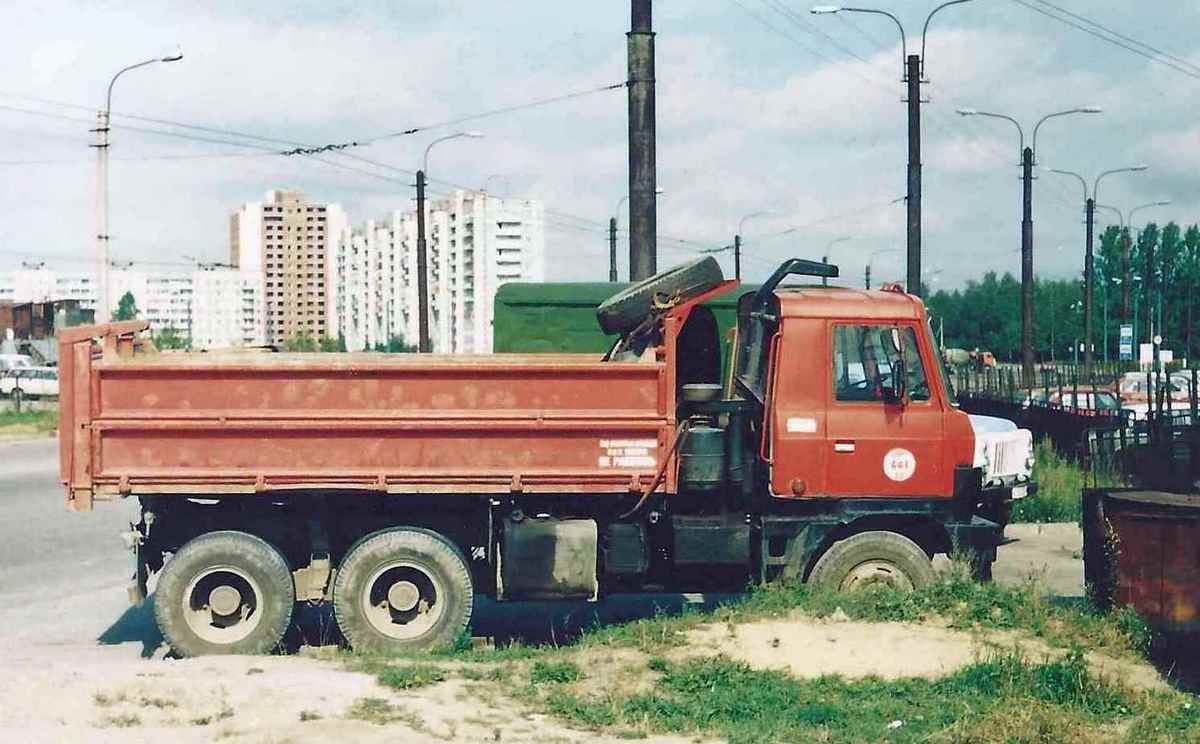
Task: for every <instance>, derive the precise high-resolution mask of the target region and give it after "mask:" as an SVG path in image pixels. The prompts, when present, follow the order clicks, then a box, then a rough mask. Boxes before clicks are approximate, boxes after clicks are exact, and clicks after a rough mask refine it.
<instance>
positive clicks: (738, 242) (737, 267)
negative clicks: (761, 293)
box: [733, 235, 742, 282]
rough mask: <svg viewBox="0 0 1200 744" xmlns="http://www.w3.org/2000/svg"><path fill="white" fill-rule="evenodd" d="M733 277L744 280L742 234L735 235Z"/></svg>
mask: <svg viewBox="0 0 1200 744" xmlns="http://www.w3.org/2000/svg"><path fill="white" fill-rule="evenodd" d="M733 278H734V279H737V280H738V281H739V282H740V281H741V280H742V236H741V235H734V236H733Z"/></svg>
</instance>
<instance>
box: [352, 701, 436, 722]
mask: <svg viewBox="0 0 1200 744" xmlns="http://www.w3.org/2000/svg"><path fill="white" fill-rule="evenodd" d="M346 717H347V718H353V719H356V720H359V721H366V722H367V723H373V724H375V725H377V726H386V725H387V724H389V723H395V722H397V721H400V722H403V723H407V724H409V725H422V723H421V720H420V719H419V718H417V717H416V716H415V715H414V714H413V713H411V712H409V711H407V710H405V709H404V708H401V707H399V706H396V705H392V704H391V703H389V702H388V701H387V700H384V699H383V698H377V697H366V698H360V699H359V700H357V701H355V703H354V705H352V706H350V709H349V710H347V711H346Z"/></svg>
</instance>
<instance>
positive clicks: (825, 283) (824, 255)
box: [821, 235, 850, 287]
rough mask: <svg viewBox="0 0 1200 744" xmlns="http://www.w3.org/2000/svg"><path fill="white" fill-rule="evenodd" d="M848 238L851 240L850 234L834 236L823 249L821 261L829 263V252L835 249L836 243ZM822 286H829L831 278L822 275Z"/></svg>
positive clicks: (843, 241)
mask: <svg viewBox="0 0 1200 744" xmlns="http://www.w3.org/2000/svg"><path fill="white" fill-rule="evenodd" d="M848 240H850V236H849V235H843V236H842V237H840V238H834V239H833V240H831V241H829V244H828V245H826V246H825V250H823V251H821V263H824V264H827V263H829V252H830V251H831V250H833V247H834V246H835V245H837V244H838V243H845V242H846V241H848ZM821 286H822V287H828V286H829V278H828V277H824V276H823V277H821Z"/></svg>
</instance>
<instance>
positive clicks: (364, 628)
mask: <svg viewBox="0 0 1200 744" xmlns="http://www.w3.org/2000/svg"><path fill="white" fill-rule="evenodd" d="M473 602H474V589H473V586H472V583H471V572H470V570H469V569H468V568H467V562H466V560H465V559H464V558H463V556H462V553H460V552H459V550H458V549H457V548H456V547H455V546H454V545H453V544H451V543H450V542H449V541H448V540H447V539H446V538H444V537H442V536H441V535H439V534H437V533H436V532H431V531H429V530H423V529H418V528H413V527H406V528H399V529H392V530H386V531H384V532H377V533H375V534H373V535H369V536H368V537H366V538H364V539H363V540H361V541H360V542H359V543H357V544H356V545H355V546H354V547H352V548H351V549H350V551H349V552H348V553H347V554H346V557H345V559H343V561H342V563H341V565H340V566H338V571H337V578H336V579H335V580H334V585H333V611H334V614H335V616H336V617H337V622H338V627H339V628H341V631H342V634H343V635H344V636H345V637H346V640H348V641H349V642H350V645H351V646H353V647H354V649H355V650H358V651H376V652H382V653H399V652H403V651H410V650H414V649H417V650H420V649H428V648H432V647H435V646H445V645H449V644H451V643H453V642H454V641H455V640H456V639H457V638H458V636H459V635H460V634H461V633H462V632H463V631H464V630H465V629H466V628H467V625H468V623H470V620H471V609H472V605H473Z"/></svg>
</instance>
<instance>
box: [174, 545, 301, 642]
mask: <svg viewBox="0 0 1200 744" xmlns="http://www.w3.org/2000/svg"><path fill="white" fill-rule="evenodd" d="M295 602H296V592H295V586H294V585H293V583H292V572H291V570H290V569H289V568H288V564H287V561H286V560H284V557H283V556H282V555H280V553H279V551H278V550H276V549H275V548H274V547H273V546H272V545H271V544H270V543H268V542H266V541H265V540H263V539H262V538H259V537H255V536H254V535H251V534H248V533H245V532H236V531H232V530H229V531H221V532H210V533H208V534H206V535H201V536H200V537H197V538H195V539H194V540H191V541H190V542H188V543H187V544H185V545H184V546H183V547H182V548H180V549H179V550H178V551H177V552H176V553H175V555H173V556H171V559H170V560H169V561H167V564H166V566H164V567H163V570H162V573H161V574H160V575H159V578H158V587H157V588H156V589H155V593H154V617H155V620H157V621H158V627H159V629H160V630H161V631H162V634H163V637H164V638H166V639H167V642H168V643H169V644H171V648H173V649H174V650H175V652H176V653H178V654H180V655H182V656H205V655H209V654H265V653H269V652H271V651H273V650H275V648H277V647H278V646H279V643H280V641H282V640H283V635H284V633H285V632H287V629H288V625H290V624H291V621H292V610H293V608H294V605H295Z"/></svg>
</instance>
